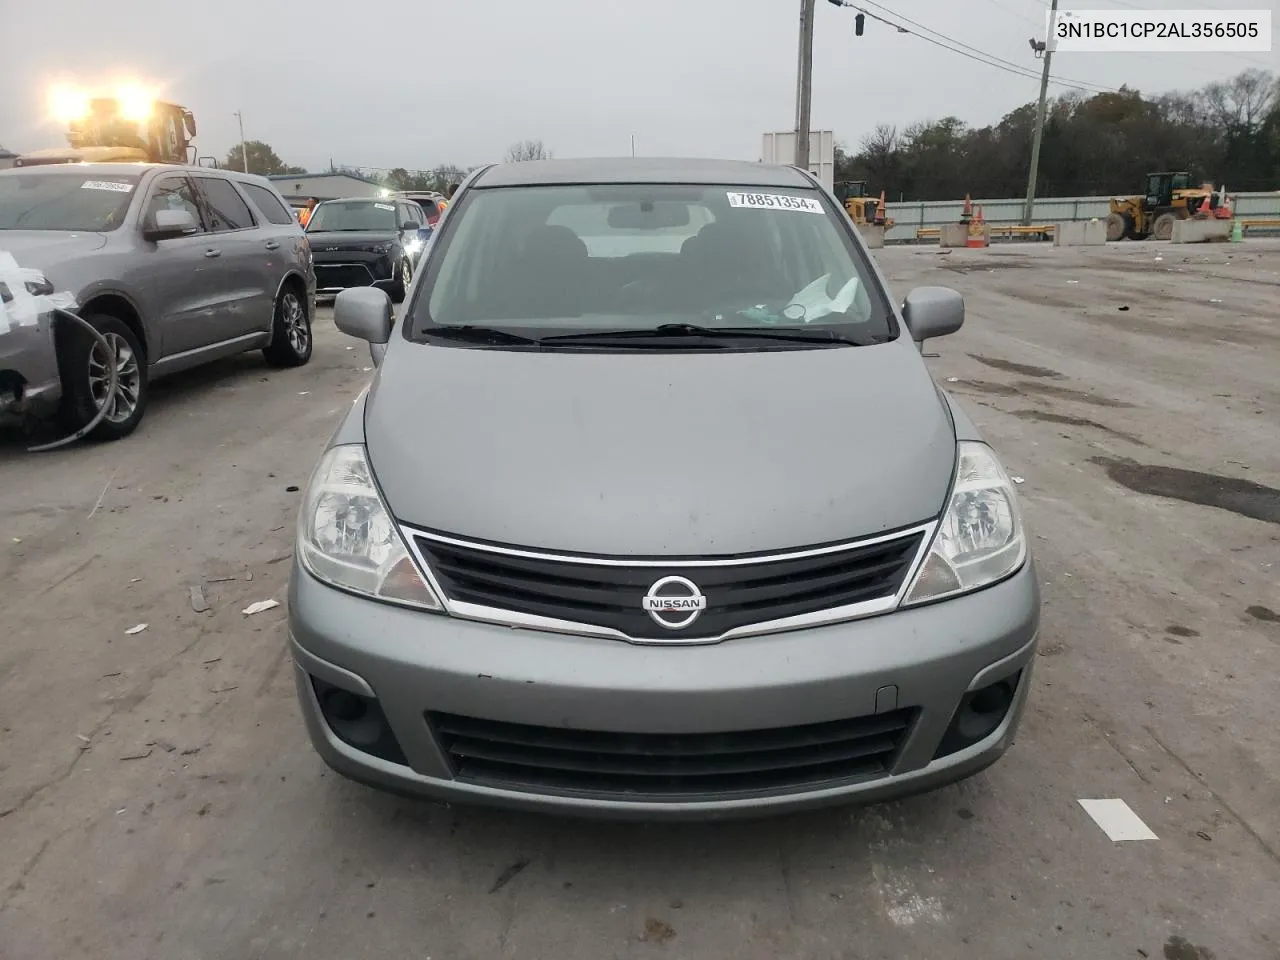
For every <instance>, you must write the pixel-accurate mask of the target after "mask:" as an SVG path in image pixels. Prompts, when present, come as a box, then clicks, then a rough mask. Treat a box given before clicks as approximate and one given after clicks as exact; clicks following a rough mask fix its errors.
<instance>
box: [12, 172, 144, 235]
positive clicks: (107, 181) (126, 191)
mask: <svg viewBox="0 0 1280 960" xmlns="http://www.w3.org/2000/svg"><path fill="white" fill-rule="evenodd" d="M137 185H138V177H137V176H136V175H133V174H125V175H121V174H86V173H84V171H76V172H73V173H71V172H61V171H59V172H56V173H54V172H48V171H41V172H39V173H26V172H23V173H6V174H5V175H4V176H2V177H0V230H68V231H71V230H93V231H105V230H114V229H115V228H116V227H118V226H120V224H121V222H123V220H124V216H125V213H126V212H127V211H128V209H129V201H130V200H132V199H133V193H134V189H135V188H136V187H137Z"/></svg>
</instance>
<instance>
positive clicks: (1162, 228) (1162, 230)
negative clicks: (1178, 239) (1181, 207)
mask: <svg viewBox="0 0 1280 960" xmlns="http://www.w3.org/2000/svg"><path fill="white" fill-rule="evenodd" d="M1177 222H1178V217H1177V216H1176V215H1175V214H1172V213H1162V214H1160V216H1158V217H1156V222H1155V226H1154V227H1152V230H1151V235H1152V236H1153V237H1155V238H1156V239H1157V240H1172V239H1173V225H1174V224H1175V223H1177Z"/></svg>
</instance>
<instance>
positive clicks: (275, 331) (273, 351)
mask: <svg viewBox="0 0 1280 960" xmlns="http://www.w3.org/2000/svg"><path fill="white" fill-rule="evenodd" d="M312 344H313V338H312V336H311V317H310V316H309V315H308V314H307V304H306V298H305V297H303V296H302V294H300V293H298V288H297V287H296V286H294V285H293V284H292V283H287V284H285V285H284V288H283V289H282V290H281V291H280V296H279V297H277V298H276V312H275V316H274V318H273V319H272V321H271V345H270V346H269V347H264V348H263V351H262V355H263V356H264V357H266V359H267V363H269V364H271V366H273V367H300V366H302V365H303V364H305V363H306V362H307V361H308V360H310V359H311V348H312Z"/></svg>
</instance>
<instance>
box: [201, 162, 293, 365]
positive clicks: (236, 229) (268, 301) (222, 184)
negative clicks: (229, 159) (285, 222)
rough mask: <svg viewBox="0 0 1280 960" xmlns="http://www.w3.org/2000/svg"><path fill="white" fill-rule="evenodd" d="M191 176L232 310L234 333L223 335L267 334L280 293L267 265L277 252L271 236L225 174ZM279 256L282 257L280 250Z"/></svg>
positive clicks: (231, 330)
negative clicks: (272, 247) (269, 244)
mask: <svg viewBox="0 0 1280 960" xmlns="http://www.w3.org/2000/svg"><path fill="white" fill-rule="evenodd" d="M192 179H193V180H194V181H195V185H196V191H197V192H198V193H199V195H200V198H201V202H202V203H203V205H204V210H205V216H206V217H207V219H208V221H209V240H210V249H211V251H212V253H211V256H212V258H213V259H214V261H215V263H214V264H213V269H214V270H216V271H217V274H218V277H219V280H220V283H221V289H222V292H223V308H224V309H225V311H226V314H227V320H226V326H225V328H224V329H225V331H226V332H227V333H228V334H229V336H224V337H222V338H221V339H222V340H231V339H236V338H238V337H247V336H251V335H253V334H263V333H266V332H267V331H268V330H269V329H270V316H271V310H272V307H273V305H274V301H275V295H276V291H275V287H273V286H271V270H270V269H269V267H268V265H267V261H268V260H269V259H270V258H272V256H273V251H270V250H268V249H267V248H266V243H267V241H268V240H269V239H270V237H267V236H264V231H263V230H261V229H260V228H259V226H258V222H257V220H256V219H255V217H254V216H253V213H252V211H250V209H249V205H248V203H246V202H245V200H244V198H243V197H241V196H240V193H239V191H237V190H236V188H235V186H234V185H233V184H232V183H231V181H230V180H228V179H227V178H226V177H220V176H216V175H213V174H196V175H194V176H193V177H192ZM277 246H278V245H277ZM274 259H275V260H277V261H278V260H279V256H278V254H276V255H274Z"/></svg>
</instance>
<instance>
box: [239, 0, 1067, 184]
mask: <svg viewBox="0 0 1280 960" xmlns="http://www.w3.org/2000/svg"><path fill="white" fill-rule="evenodd" d="M1054 3H1057V0H1054ZM235 118H236V119H237V120H239V121H240V159H241V161H242V162H243V163H244V172H245V173H248V172H249V148H248V146H247V145H246V144H245V142H244V117H243V116H241V114H240V111H239V110H237V111H236V112H235Z"/></svg>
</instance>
